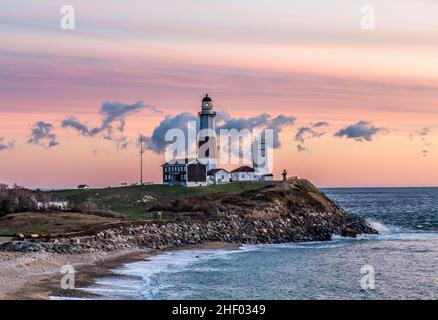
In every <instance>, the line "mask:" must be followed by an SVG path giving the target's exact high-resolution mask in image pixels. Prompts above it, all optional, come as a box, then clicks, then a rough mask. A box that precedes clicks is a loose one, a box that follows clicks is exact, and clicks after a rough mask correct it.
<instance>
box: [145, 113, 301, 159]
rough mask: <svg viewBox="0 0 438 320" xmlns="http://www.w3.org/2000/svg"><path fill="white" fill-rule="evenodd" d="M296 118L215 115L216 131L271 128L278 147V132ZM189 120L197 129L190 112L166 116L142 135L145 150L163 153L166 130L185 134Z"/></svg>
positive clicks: (196, 118) (262, 115)
mask: <svg viewBox="0 0 438 320" xmlns="http://www.w3.org/2000/svg"><path fill="white" fill-rule="evenodd" d="M295 120H296V118H295V117H293V116H286V115H279V116H277V117H275V118H272V117H271V116H270V115H268V114H266V113H263V114H261V115H258V116H255V117H249V118H243V117H241V118H233V117H231V116H230V115H229V114H227V113H218V114H217V116H216V124H217V125H216V130H217V133H219V132H220V130H221V129H227V130H231V129H236V130H243V129H248V130H250V131H251V130H253V129H256V128H258V129H261V130H263V129H268V128H269V129H272V130H273V136H274V142H273V147H274V148H279V147H280V146H281V142H280V139H279V134H280V132H282V130H283V128H284V127H285V126H289V125H293V124H294V123H295ZM189 121H195V122H196V128H197V129H199V118H198V117H197V116H195V115H193V114H191V113H188V112H184V113H180V114H178V115H176V116H167V117H166V118H165V119H164V120H163V121H162V122H161V123H160V124H159V125H158V126H157V127H156V128H155V129H154V130H153V132H152V134H151V135H150V136H144V139H143V141H144V142H145V146H146V149H147V150H151V151H153V152H156V153H163V152H164V151H165V150H166V147H167V146H168V145H169V142H166V141H165V135H166V132H167V131H168V130H170V129H180V130H182V131H183V132H185V133H186V137H187V136H188V135H187V123H188V122H189Z"/></svg>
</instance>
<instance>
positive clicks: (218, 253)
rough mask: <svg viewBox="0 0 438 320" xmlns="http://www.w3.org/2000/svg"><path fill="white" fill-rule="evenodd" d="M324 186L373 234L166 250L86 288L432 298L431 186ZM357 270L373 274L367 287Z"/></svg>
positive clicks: (435, 227) (125, 295) (435, 194)
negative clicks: (362, 219)
mask: <svg viewBox="0 0 438 320" xmlns="http://www.w3.org/2000/svg"><path fill="white" fill-rule="evenodd" d="M323 191H324V192H325V193H326V194H327V195H328V196H329V197H330V198H331V199H333V200H335V201H337V202H338V203H339V204H340V205H341V206H342V207H344V208H345V209H347V210H348V211H349V212H351V213H356V214H358V215H360V216H362V217H365V218H366V219H367V220H368V221H369V222H370V223H371V224H372V225H373V226H374V227H375V228H377V229H378V230H379V232H380V234H379V235H369V236H360V237H359V238H357V239H346V238H341V237H337V236H335V237H334V238H333V240H332V241H329V242H311V243H299V244H294V243H287V244H274V245H272V244H271V245H244V246H242V247H241V248H239V249H232V250H221V249H218V250H182V251H174V252H168V253H165V254H162V255H158V256H154V257H152V258H150V259H149V260H147V261H140V262H135V263H130V264H126V265H124V266H123V267H121V268H119V269H117V270H115V272H116V273H117V274H119V275H120V278H119V277H113V278H102V279H98V280H97V281H96V283H95V284H94V285H93V286H91V287H89V288H85V290H87V291H89V292H94V293H97V294H99V295H101V296H102V297H104V298H107V299H145V300H148V299H437V298H438V267H437V264H438V188H360V189H359V188H352V189H346V188H345V189H324V190H323ZM362 268H365V270H363V269H362ZM361 269H362V272H361ZM126 276H130V277H126ZM364 277H366V279H367V282H365V283H368V284H370V283H371V282H370V279H374V282H373V285H372V286H371V287H370V285H368V287H367V286H365V287H364V286H363V283H364V281H365V280H364ZM361 284H362V285H361Z"/></svg>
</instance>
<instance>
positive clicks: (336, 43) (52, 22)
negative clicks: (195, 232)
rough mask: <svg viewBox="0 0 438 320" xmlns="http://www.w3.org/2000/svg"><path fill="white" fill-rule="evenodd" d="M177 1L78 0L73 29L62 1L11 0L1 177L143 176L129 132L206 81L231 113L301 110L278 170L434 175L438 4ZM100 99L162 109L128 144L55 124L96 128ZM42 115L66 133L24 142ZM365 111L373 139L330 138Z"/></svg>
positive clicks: (153, 156)
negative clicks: (366, 14)
mask: <svg viewBox="0 0 438 320" xmlns="http://www.w3.org/2000/svg"><path fill="white" fill-rule="evenodd" d="M170 2H171V3H172V5H171V6H170V7H169V6H164V5H161V4H156V2H149V1H137V0H133V1H129V3H130V4H131V5H130V6H122V5H120V3H119V2H117V1H108V2H107V3H105V5H103V4H96V3H87V2H84V1H71V3H72V5H74V6H75V7H76V15H77V19H78V20H77V23H76V24H77V28H76V30H73V31H65V30H61V29H60V28H59V18H60V15H59V8H60V7H61V6H62V5H63V3H62V1H29V3H28V6H27V7H23V6H20V5H17V4H16V2H15V1H8V0H7V1H2V3H1V4H0V9H1V10H0V12H1V13H0V37H1V39H2V40H1V42H0V181H1V182H6V183H9V184H12V183H15V182H16V183H19V184H22V185H25V186H28V187H54V188H62V187H75V186H76V185H78V184H81V183H88V184H90V185H92V186H107V185H119V184H120V183H121V182H128V183H131V182H135V181H137V180H138V174H139V166H138V161H139V159H138V150H137V145H136V143H135V141H136V137H137V136H138V135H139V134H144V135H146V136H150V135H151V134H152V132H153V130H154V129H155V128H156V127H157V126H158V125H159V123H160V122H161V121H162V120H163V119H164V118H165V117H166V116H171V117H174V116H176V115H178V114H180V113H182V112H190V113H193V114H196V113H197V111H198V110H199V109H200V100H201V98H202V96H203V95H204V93H205V92H208V93H209V94H210V95H211V96H212V98H213V102H214V108H215V110H216V111H218V112H227V113H229V114H230V115H231V116H232V117H234V118H238V117H244V118H249V117H255V116H258V115H260V114H262V113H268V114H269V115H270V116H271V117H272V118H273V117H276V116H278V115H285V116H294V117H296V121H295V124H294V125H292V126H286V127H284V128H283V130H282V132H281V134H280V138H281V139H280V141H281V147H280V148H279V149H276V150H275V153H274V160H275V161H274V162H275V163H274V165H275V166H274V173H275V175H276V177H277V178H280V175H279V174H280V173H281V171H282V170H283V169H284V168H286V169H287V170H288V172H289V174H290V175H297V176H300V177H305V178H309V179H310V180H312V181H313V182H314V183H315V184H317V185H318V186H324V187H327V186H438V147H437V146H438V90H437V89H438V59H437V58H436V57H437V56H438V41H437V39H438V21H437V20H436V17H435V16H434V15H433V14H432V13H433V12H435V13H436V10H437V9H438V3H434V2H431V1H425V0H424V1H423V0H420V1H410V0H404V1H401V3H400V5H399V6H398V10H397V12H394V10H393V9H392V6H391V3H390V2H389V1H384V0H380V1H374V5H375V7H376V14H377V16H376V19H377V20H376V26H377V27H376V30H372V31H364V30H362V29H361V28H360V19H361V15H360V8H361V5H362V3H361V2H360V1H355V0H353V1H348V2H347V1H341V0H336V1H334V2H333V3H332V5H331V6H328V5H327V4H326V3H324V1H317V0H315V1H312V5H310V4H304V3H303V4H294V3H291V2H290V1H273V2H275V4H272V3H267V2H264V1H259V0H255V1H254V3H253V4H252V5H251V6H248V4H247V3H246V2H244V1H235V2H233V3H232V4H231V3H229V2H223V1H222V2H219V1H213V0H210V1H205V2H203V3H202V4H200V3H198V2H197V1H195V0H190V1H187V2H186V3H185V5H184V6H182V5H181V4H180V3H179V1H170ZM237 12H239V14H237ZM207 14H208V16H209V18H208V19H207V18H206V15H207ZM114 17H117V18H116V19H115V18H114ZM407 21H409V25H407ZM106 101H111V102H120V103H124V104H127V105H129V104H133V103H135V102H137V101H144V104H145V105H147V106H151V107H153V108H154V109H153V110H155V111H153V110H152V109H151V108H146V109H143V110H142V111H140V112H138V113H135V114H129V115H127V116H126V118H125V119H124V120H125V121H126V126H125V129H124V132H123V133H120V134H122V135H123V136H125V137H126V139H127V141H128V142H129V144H128V147H127V148H126V149H123V150H118V149H117V147H116V144H115V143H114V141H109V140H107V139H104V136H103V135H102V134H100V135H96V136H92V137H90V136H82V135H80V134H78V132H76V131H75V130H72V129H71V128H70V129H68V128H62V127H61V122H62V120H64V119H67V118H69V117H72V116H73V117H75V118H76V119H78V120H79V121H80V122H81V123H84V124H86V125H87V126H89V127H90V128H91V127H97V126H99V125H100V124H101V123H102V118H103V116H102V114H100V113H99V110H100V108H101V106H102V104H103V103H104V102H106ZM157 110H158V111H157ZM38 121H44V122H46V123H49V124H51V125H52V126H53V129H52V131H51V133H53V134H55V135H56V141H57V143H59V144H58V145H56V146H54V147H51V148H48V147H44V146H41V145H38V144H32V143H28V140H29V137H30V134H31V130H32V128H33V126H34V124H35V123H36V122H38ZM318 121H326V122H328V123H329V126H327V127H325V128H324V133H325V134H324V135H322V136H321V137H320V138H309V139H306V140H305V142H304V146H305V147H306V149H307V151H304V152H298V151H297V144H299V142H298V141H296V140H294V137H295V135H296V133H297V132H298V130H299V129H300V128H301V127H303V126H309V125H310V124H314V123H316V122H318ZM359 121H367V122H369V123H370V126H373V127H375V128H380V129H382V130H380V131H378V132H377V133H375V134H373V135H372V138H371V139H370V141H356V140H354V139H353V138H351V137H347V136H345V135H344V136H343V137H336V136H335V134H336V133H337V132H339V131H340V130H341V129H343V128H347V127H349V126H351V125H354V124H357V123H358V122H359ZM424 129H428V130H424ZM421 130H423V133H424V134H423V135H422V134H420V132H421ZM48 141H49V140H42V143H46V144H47V142H48ZM2 145H3V146H4V148H3V149H2V147H1V146H2ZM162 162H163V155H162V154H157V153H155V152H153V151H147V153H146V161H145V167H146V169H145V180H147V181H155V182H159V181H160V179H161V175H160V167H159V166H160V165H161V164H162Z"/></svg>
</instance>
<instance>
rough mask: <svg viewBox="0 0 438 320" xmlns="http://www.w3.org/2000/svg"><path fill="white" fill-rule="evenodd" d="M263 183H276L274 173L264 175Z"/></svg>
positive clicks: (262, 177)
mask: <svg viewBox="0 0 438 320" xmlns="http://www.w3.org/2000/svg"><path fill="white" fill-rule="evenodd" d="M261 181H274V175H273V174H272V173H269V174H264V175H262V176H261Z"/></svg>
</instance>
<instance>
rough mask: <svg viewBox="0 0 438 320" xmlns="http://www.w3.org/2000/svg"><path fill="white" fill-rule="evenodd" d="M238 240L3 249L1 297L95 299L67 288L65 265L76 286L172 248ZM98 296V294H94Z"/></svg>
mask: <svg viewBox="0 0 438 320" xmlns="http://www.w3.org/2000/svg"><path fill="white" fill-rule="evenodd" d="M239 246H240V245H239V244H236V243H222V242H211V243H207V244H202V245H191V246H184V247H180V248H173V249H167V250H164V251H160V250H150V249H145V250H140V249H135V250H116V251H111V252H98V253H88V254H76V255H75V254H53V253H46V252H44V253H11V252H0V299H2V300H5V299H6V300H16V299H17V300H23V299H25V300H29V299H30V300H34V299H49V298H50V297H51V296H60V297H69V298H93V295H91V294H90V293H88V292H84V291H80V290H77V289H75V290H64V289H62V288H61V285H60V281H61V278H62V277H63V276H64V274H61V272H60V271H61V268H62V267H63V266H64V265H71V266H73V267H74V269H75V272H76V274H75V284H76V288H84V287H87V286H90V285H92V284H93V282H94V280H95V279H96V278H99V277H110V276H112V275H113V272H112V270H114V269H116V268H117V267H119V266H122V265H123V264H126V263H129V262H135V261H140V260H144V259H147V258H148V257H150V256H152V255H156V254H160V253H163V252H165V251H171V250H190V249H223V248H230V249H233V248H237V247H239ZM94 297H95V298H98V297H97V296H94Z"/></svg>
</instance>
